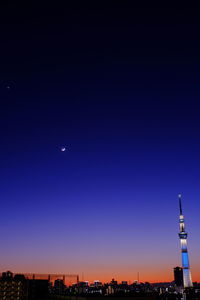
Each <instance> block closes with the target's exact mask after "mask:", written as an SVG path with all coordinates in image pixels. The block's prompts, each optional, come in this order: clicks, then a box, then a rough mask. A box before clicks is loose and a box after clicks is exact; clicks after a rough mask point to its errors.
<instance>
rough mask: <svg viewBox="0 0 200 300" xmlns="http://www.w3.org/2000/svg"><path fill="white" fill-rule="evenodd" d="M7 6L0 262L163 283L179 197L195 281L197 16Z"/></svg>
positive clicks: (198, 223)
mask: <svg viewBox="0 0 200 300" xmlns="http://www.w3.org/2000/svg"><path fill="white" fill-rule="evenodd" d="M120 2H121V1H120ZM112 4H113V5H112ZM18 5H19V4H16V3H14V4H8V3H7V4H4V5H2V9H1V10H0V20H1V28H0V31H1V32H0V34H1V56H0V66H1V68H0V101H1V107H0V141H1V146H0V157H1V159H0V199H1V209H0V228H1V247H0V271H5V270H8V269H9V270H11V271H13V272H37V273H78V274H79V275H80V278H81V279H82V275H81V274H83V276H84V279H85V280H86V279H87V280H95V279H100V280H102V281H107V280H111V278H113V277H114V278H116V279H117V280H130V281H133V280H135V279H137V272H140V279H141V281H150V282H153V281H170V280H173V267H175V266H177V265H180V264H181V254H180V245H179V239H178V229H179V227H178V213H179V212H178V199H177V194H178V193H180V192H181V193H182V195H183V212H184V215H185V217H186V229H187V230H188V232H189V237H188V244H189V247H188V248H189V256H190V263H191V270H192V277H193V280H194V281H200V260H199V253H200V238H199V232H198V230H199V228H200V220H199V211H200V202H199V198H200V173H199V169H200V84H199V81H200V73H199V67H200V56H199V53H200V41H199V32H200V24H199V14H198V11H196V12H195V9H194V10H190V9H188V7H187V8H184V7H182V8H179V9H178V10H176V9H175V8H173V9H171V8H166V7H165V8H158V7H157V8H153V7H151V8H148V7H146V9H144V8H140V7H130V6H129V5H128V1H127V2H126V3H124V4H122V3H119V2H117V1H113V2H112V1H110V2H109V6H103V4H101V5H99V6H98V5H97V4H96V6H89V5H88V7H87V6H83V5H78V3H76V5H75V4H74V6H72V5H70V6H66V7H65V8H64V7H60V6H56V7H50V6H48V7H42V6H40V7H36V6H35V7H34V5H33V4H32V7H25V6H23V7H19V6H18ZM62 146H66V148H67V151H65V152H61V151H60V148H61V147H62Z"/></svg>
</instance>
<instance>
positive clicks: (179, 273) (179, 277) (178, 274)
mask: <svg viewBox="0 0 200 300" xmlns="http://www.w3.org/2000/svg"><path fill="white" fill-rule="evenodd" d="M174 283H175V285H176V286H177V287H183V269H182V268H181V267H176V268H174Z"/></svg>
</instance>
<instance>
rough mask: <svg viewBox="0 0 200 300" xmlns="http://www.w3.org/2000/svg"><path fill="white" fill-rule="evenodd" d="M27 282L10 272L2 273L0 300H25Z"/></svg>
mask: <svg viewBox="0 0 200 300" xmlns="http://www.w3.org/2000/svg"><path fill="white" fill-rule="evenodd" d="M26 299H27V281H26V279H25V277H24V276H23V275H15V276H14V277H13V274H12V273H11V272H10V271H7V272H4V273H2V277H1V279H0V300H26Z"/></svg>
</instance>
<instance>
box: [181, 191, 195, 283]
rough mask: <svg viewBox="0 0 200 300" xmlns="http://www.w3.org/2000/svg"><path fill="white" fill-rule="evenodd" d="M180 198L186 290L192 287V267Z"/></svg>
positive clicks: (182, 253)
mask: <svg viewBox="0 0 200 300" xmlns="http://www.w3.org/2000/svg"><path fill="white" fill-rule="evenodd" d="M178 198H179V209H180V216H179V226H180V232H179V238H180V242H181V255H182V268H183V286H184V288H187V287H192V286H193V284H192V277H191V272H190V265H189V257H188V250H187V232H185V220H184V216H183V212H182V203H181V194H179V195H178Z"/></svg>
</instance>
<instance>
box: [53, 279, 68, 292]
mask: <svg viewBox="0 0 200 300" xmlns="http://www.w3.org/2000/svg"><path fill="white" fill-rule="evenodd" d="M65 290H66V286H65V284H64V282H63V280H62V279H57V280H55V282H54V292H55V294H56V295H63V294H64V292H65Z"/></svg>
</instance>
